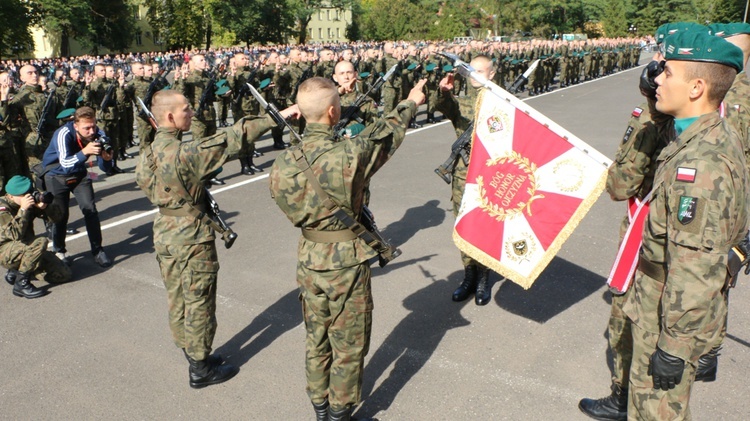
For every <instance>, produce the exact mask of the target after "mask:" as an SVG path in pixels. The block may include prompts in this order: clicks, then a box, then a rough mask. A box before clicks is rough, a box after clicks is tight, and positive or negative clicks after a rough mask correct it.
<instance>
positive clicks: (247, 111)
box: [227, 66, 260, 115]
mask: <svg viewBox="0 0 750 421" xmlns="http://www.w3.org/2000/svg"><path fill="white" fill-rule="evenodd" d="M257 75H258V74H257V72H255V71H253V70H251V69H250V67H249V66H244V67H242V68H240V69H237V73H235V74H234V75H233V76H230V77H228V78H227V84H228V85H229V88H230V89H232V96H233V98H232V110H233V111H232V113H234V110H236V109H237V108H239V110H238V111H241V113H242V115H257V114H258V113H259V112H260V104H258V101H257V100H256V99H255V97H254V96H253V95H252V94H251V93H250V91H248V90H247V89H246V88H247V87H246V86H245V84H246V83H249V84H251V85H253V87H257V85H258V79H257ZM240 94H242V98H239V95H240ZM235 104H236V105H235ZM238 114H239V113H238Z"/></svg>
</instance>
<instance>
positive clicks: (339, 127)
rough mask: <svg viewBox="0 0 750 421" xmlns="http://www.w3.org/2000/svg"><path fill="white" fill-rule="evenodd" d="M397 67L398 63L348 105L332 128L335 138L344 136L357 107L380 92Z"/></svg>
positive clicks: (357, 109)
mask: <svg viewBox="0 0 750 421" xmlns="http://www.w3.org/2000/svg"><path fill="white" fill-rule="evenodd" d="M399 65H400V63H396V64H394V65H393V66H391V68H390V69H388V71H387V72H386V73H385V74H384V75H383V76H380V77H379V78H378V80H376V81H375V83H373V84H372V85H370V87H369V89H368V90H367V92H366V93H364V94H360V95H359V96H358V97H357V99H356V100H355V101H354V104H352V105H350V106H349V107H348V108H347V109H346V113H345V114H344V115H342V116H341V118H340V119H339V122H338V123H336V125H335V126H334V127H333V133H334V135H335V136H336V137H341V136H343V135H344V132H345V130H346V126H347V125H348V124H349V122H350V121H351V120H352V118H354V116H355V114H356V113H357V112H358V111H359V107H361V106H362V104H364V103H365V101H366V100H367V99H368V98H369V97H370V94H372V93H374V92H377V91H379V90H380V88H381V87H382V86H383V84H384V83H385V82H387V81H388V79H390V78H391V76H393V74H394V73H396V70H397V69H398V68H399Z"/></svg>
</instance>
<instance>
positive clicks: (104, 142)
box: [94, 136, 113, 153]
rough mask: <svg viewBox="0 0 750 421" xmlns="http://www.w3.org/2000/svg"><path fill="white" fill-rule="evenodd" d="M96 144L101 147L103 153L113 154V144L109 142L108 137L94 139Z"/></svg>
mask: <svg viewBox="0 0 750 421" xmlns="http://www.w3.org/2000/svg"><path fill="white" fill-rule="evenodd" d="M94 142H96V143H97V144H99V146H100V147H101V148H102V152H106V153H112V151H113V149H112V144H111V143H110V142H109V138H108V137H106V136H97V137H96V139H94Z"/></svg>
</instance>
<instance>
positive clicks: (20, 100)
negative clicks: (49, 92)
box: [8, 85, 57, 132]
mask: <svg viewBox="0 0 750 421" xmlns="http://www.w3.org/2000/svg"><path fill="white" fill-rule="evenodd" d="M46 101H47V97H45V95H44V93H43V92H42V87H41V86H40V85H37V86H29V85H23V86H22V87H21V89H20V90H19V91H18V93H17V94H16V95H15V96H14V97H13V99H11V100H10V101H9V102H8V108H9V111H8V116H9V117H10V118H11V119H13V115H14V114H19V115H23V116H24V117H25V120H26V122H28V126H27V127H25V130H26V131H27V132H28V131H33V132H36V129H37V125H38V124H39V120H40V119H41V118H42V111H43V110H44V103H45V102H46ZM53 108H54V107H53ZM56 115H57V113H55V110H54V109H52V110H51V112H50V115H49V116H48V117H47V124H46V125H45V130H44V131H46V132H54V131H55V129H57V120H56V119H55V116H56Z"/></svg>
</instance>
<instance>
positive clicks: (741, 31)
mask: <svg viewBox="0 0 750 421" xmlns="http://www.w3.org/2000/svg"><path fill="white" fill-rule="evenodd" d="M709 28H711V32H713V33H714V35H716V36H717V37H722V38H729V37H733V36H735V35H750V23H745V22H733V23H712V24H711V25H709Z"/></svg>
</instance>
